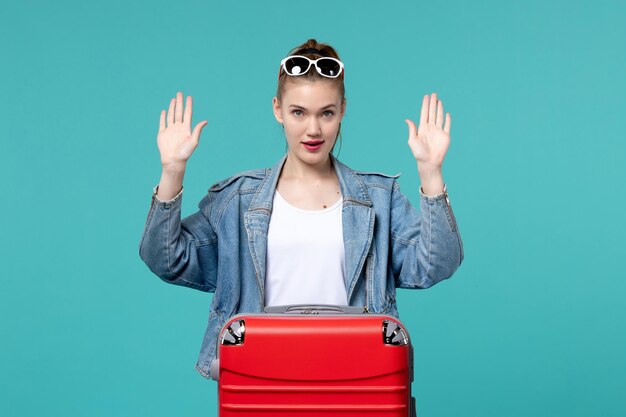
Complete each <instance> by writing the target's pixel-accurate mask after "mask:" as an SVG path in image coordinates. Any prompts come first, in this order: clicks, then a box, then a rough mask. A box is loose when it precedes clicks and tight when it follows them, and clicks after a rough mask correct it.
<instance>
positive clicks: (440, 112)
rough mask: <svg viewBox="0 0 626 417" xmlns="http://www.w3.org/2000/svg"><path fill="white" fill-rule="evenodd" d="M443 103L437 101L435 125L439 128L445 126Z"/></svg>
mask: <svg viewBox="0 0 626 417" xmlns="http://www.w3.org/2000/svg"><path fill="white" fill-rule="evenodd" d="M443 116H444V113H443V102H442V101H441V100H437V119H436V121H435V124H436V125H437V126H438V127H442V126H443Z"/></svg>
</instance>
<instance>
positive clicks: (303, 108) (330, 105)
mask: <svg viewBox="0 0 626 417" xmlns="http://www.w3.org/2000/svg"><path fill="white" fill-rule="evenodd" d="M289 107H296V108H298V109H302V110H306V107H302V106H298V105H297V104H290V105H289ZM329 107H337V105H336V104H327V105H326V106H324V107H322V108H321V110H324V109H327V108H329Z"/></svg>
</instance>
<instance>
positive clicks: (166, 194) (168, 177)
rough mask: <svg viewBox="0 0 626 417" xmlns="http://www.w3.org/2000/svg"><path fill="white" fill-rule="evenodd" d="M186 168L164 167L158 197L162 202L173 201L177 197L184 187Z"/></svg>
mask: <svg viewBox="0 0 626 417" xmlns="http://www.w3.org/2000/svg"><path fill="white" fill-rule="evenodd" d="M184 177H185V167H180V166H165V165H164V166H163V171H162V172H161V180H160V181H159V187H158V189H157V190H158V192H157V197H158V198H159V200H161V201H166V200H171V199H172V198H174V197H176V195H178V193H179V192H180V190H181V189H182V187H183V178H184Z"/></svg>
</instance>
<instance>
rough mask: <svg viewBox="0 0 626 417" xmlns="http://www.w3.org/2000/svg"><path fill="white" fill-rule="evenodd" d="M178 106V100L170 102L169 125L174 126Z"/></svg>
mask: <svg viewBox="0 0 626 417" xmlns="http://www.w3.org/2000/svg"><path fill="white" fill-rule="evenodd" d="M175 105H176V99H175V98H173V99H171V100H170V108H169V110H168V111H167V125H168V126H171V125H173V124H174V106H175Z"/></svg>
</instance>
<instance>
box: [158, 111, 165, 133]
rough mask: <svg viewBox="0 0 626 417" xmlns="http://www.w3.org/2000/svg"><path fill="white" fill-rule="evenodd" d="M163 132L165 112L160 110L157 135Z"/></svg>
mask: <svg viewBox="0 0 626 417" xmlns="http://www.w3.org/2000/svg"><path fill="white" fill-rule="evenodd" d="M164 130H165V110H161V117H160V118H159V133H160V132H162V131H164Z"/></svg>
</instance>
